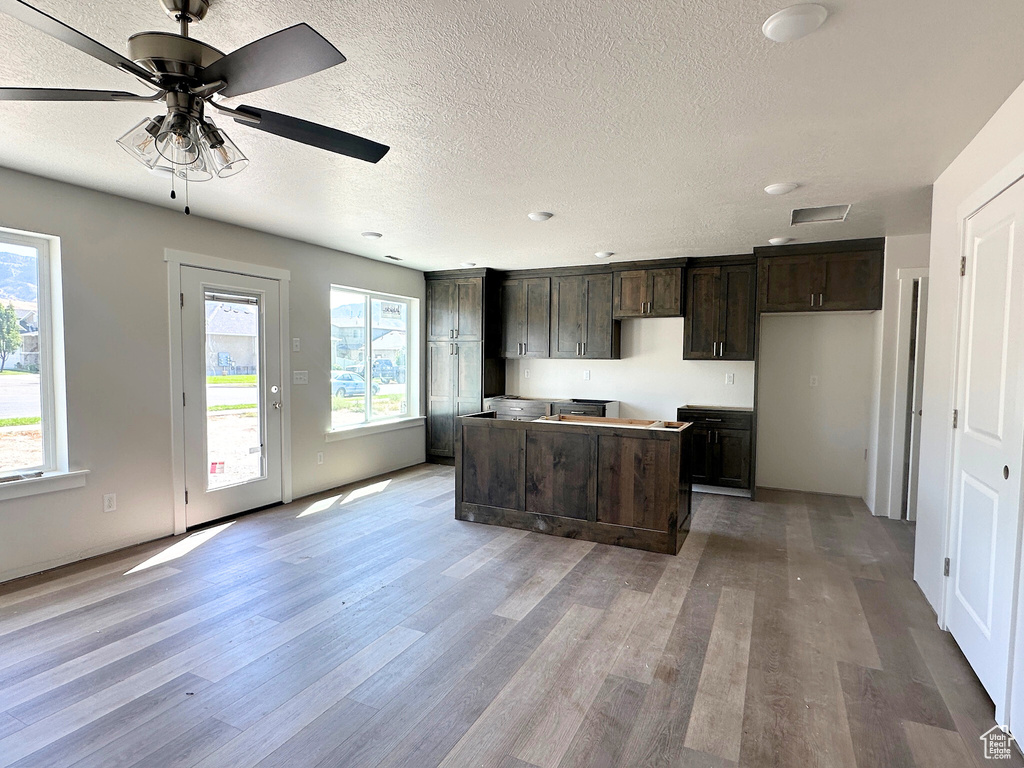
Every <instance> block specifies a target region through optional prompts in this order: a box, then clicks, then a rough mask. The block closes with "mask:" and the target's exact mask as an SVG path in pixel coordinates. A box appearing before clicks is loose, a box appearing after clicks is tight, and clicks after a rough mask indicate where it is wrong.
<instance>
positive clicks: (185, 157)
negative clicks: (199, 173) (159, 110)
mask: <svg viewBox="0 0 1024 768" xmlns="http://www.w3.org/2000/svg"><path fill="white" fill-rule="evenodd" d="M156 151H157V152H159V153H160V154H161V155H162V156H163V157H164V159H165V160H169V161H170V162H171V165H174V166H178V165H192V163H194V162H195V161H196V160H198V159H199V144H198V143H197V142H196V135H195V131H194V125H193V120H192V118H190V117H189V116H188V115H184V114H182V113H180V112H172V113H171V114H169V115H168V116H167V117H166V118H164V121H163V124H162V125H161V126H160V133H159V134H157V137H156Z"/></svg>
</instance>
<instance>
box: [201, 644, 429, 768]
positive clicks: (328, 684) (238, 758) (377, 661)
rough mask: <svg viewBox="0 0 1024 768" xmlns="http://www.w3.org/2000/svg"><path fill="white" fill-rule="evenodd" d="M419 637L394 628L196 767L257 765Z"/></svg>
mask: <svg viewBox="0 0 1024 768" xmlns="http://www.w3.org/2000/svg"><path fill="white" fill-rule="evenodd" d="M422 636H423V633H422V632H417V631H416V630H413V629H408V628H406V627H395V628H394V629H392V630H391V631H390V632H388V633H386V634H385V635H382V636H381V637H380V638H378V639H377V640H375V641H374V642H372V643H371V644H370V645H368V646H366V647H365V648H364V649H363V650H361V651H360V652H359V653H357V654H356V655H354V656H352V657H350V658H348V659H346V660H345V661H344V662H343V663H342V664H340V665H339V666H337V667H335V668H334V669H333V670H331V671H330V672H329V673H327V674H326V675H324V676H323V677H321V678H320V679H319V680H317V682H315V683H314V684H313V685H311V686H309V687H308V688H306V689H305V690H303V691H302V692H301V693H299V694H298V695H296V696H294V697H292V698H291V699H289V700H288V701H287V702H286V703H285V704H282V705H281V706H280V707H278V708H277V709H275V710H274V711H273V712H271V713H269V714H268V715H266V716H265V717H263V718H261V719H260V720H259V721H257V722H256V723H255V724H254V725H252V726H251V727H250V728H248V729H246V730H245V731H243V732H242V733H241V734H239V735H238V736H237V737H236V738H234V739H232V740H231V741H229V742H228V743H227V744H225V745H224V746H223V747H221V748H220V749H218V750H217V751H216V752H213V753H212V754H210V755H208V756H207V757H206V758H204V759H203V760H201V761H200V762H199V763H197V764H196V765H197V766H198V768H212V767H213V766H240V765H256V764H257V763H259V762H260V761H261V760H263V759H264V758H266V757H267V756H268V755H270V754H271V753H272V752H274V751H275V750H276V749H278V748H279V747H280V746H282V745H283V744H284V743H285V742H287V741H288V739H290V738H291V737H293V736H295V735H296V734H297V733H299V732H300V731H301V730H302V729H303V728H305V727H306V726H308V725H310V724H311V723H312V722H313V721H314V720H316V719H317V718H318V717H320V716H321V715H323V714H324V713H325V712H326V711H327V710H329V709H330V708H331V707H332V706H334V705H335V704H337V703H338V702H339V701H341V700H342V699H343V698H345V696H346V695H347V694H348V693H349V692H350V691H352V690H353V689H355V688H356V687H357V686H358V685H359V684H360V683H361V682H363V681H364V680H365V679H366V678H368V677H369V676H370V675H372V674H373V673H374V672H375V671H377V670H378V669H380V668H381V667H382V666H384V665H385V664H387V663H388V662H389V661H390V660H391V659H393V658H394V657H395V656H397V655H398V654H400V653H401V652H402V651H403V650H405V649H406V648H408V647H409V646H410V645H412V644H413V643H414V642H416V640H418V639H419V638H420V637H422Z"/></svg>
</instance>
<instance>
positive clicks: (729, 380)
mask: <svg viewBox="0 0 1024 768" xmlns="http://www.w3.org/2000/svg"><path fill="white" fill-rule="evenodd" d="M725 383H726V384H735V383H736V374H735V373H727V374H725Z"/></svg>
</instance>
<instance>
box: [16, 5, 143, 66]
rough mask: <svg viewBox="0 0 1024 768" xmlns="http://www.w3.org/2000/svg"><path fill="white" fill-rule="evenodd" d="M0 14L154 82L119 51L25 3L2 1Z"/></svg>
mask: <svg viewBox="0 0 1024 768" xmlns="http://www.w3.org/2000/svg"><path fill="white" fill-rule="evenodd" d="M0 13H6V14H7V15H8V16H13V17H14V18H16V19H18V20H19V21H23V22H25V23H26V24H28V25H29V26H30V27H35V28H36V29H38V30H39V31H40V32H45V33H46V34H48V35H50V37H55V38H57V39H58V40H60V41H61V42H62V43H66V44H67V45H70V46H71V47H73V48H77V49H78V50H80V51H82V52H83V53H87V54H89V55H90V56H92V57H93V58H96V59H99V60H100V61H102V62H104V63H105V64H109V65H110V66H112V67H117V68H118V69H120V70H123V71H125V72H128V73H130V74H132V75H135V76H136V77H141V78H143V79H144V80H148V81H150V82H154V81H153V74H152V73H151V72H149V71H148V70H146V69H143V68H142V67H140V66H139V65H138V64H136V63H135V62H134V61H132V60H131V59H127V58H125V57H124V56H122V55H121V54H120V53H118V52H117V51H114V50H111V49H110V48H107V46H105V45H103V44H102V43H97V42H96V41H95V40H93V39H92V38H91V37H87V36H85V35H83V34H82V33H81V32H79V31H78V30H77V29H73V28H71V27H69V26H68V25H67V24H65V23H64V22H62V21H58V20H57V19H55V18H53V16H50V15H49V14H46V13H43V12H42V11H40V10H39V9H37V8H33V7H32V6H31V5H29V4H28V3H24V2H22V0H0Z"/></svg>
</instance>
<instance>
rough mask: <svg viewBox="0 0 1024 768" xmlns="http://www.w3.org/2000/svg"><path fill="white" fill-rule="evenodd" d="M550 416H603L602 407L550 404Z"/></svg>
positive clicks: (578, 404)
mask: <svg viewBox="0 0 1024 768" xmlns="http://www.w3.org/2000/svg"><path fill="white" fill-rule="evenodd" d="M551 415H552V416H558V415H566V416H604V406H603V405H597V404H595V403H552V404H551Z"/></svg>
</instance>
